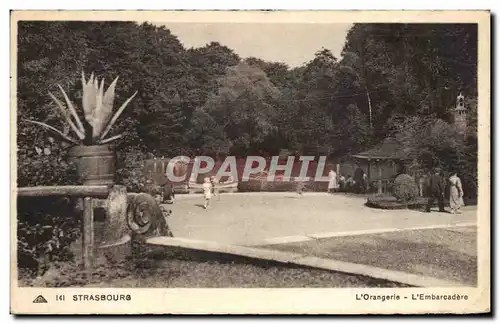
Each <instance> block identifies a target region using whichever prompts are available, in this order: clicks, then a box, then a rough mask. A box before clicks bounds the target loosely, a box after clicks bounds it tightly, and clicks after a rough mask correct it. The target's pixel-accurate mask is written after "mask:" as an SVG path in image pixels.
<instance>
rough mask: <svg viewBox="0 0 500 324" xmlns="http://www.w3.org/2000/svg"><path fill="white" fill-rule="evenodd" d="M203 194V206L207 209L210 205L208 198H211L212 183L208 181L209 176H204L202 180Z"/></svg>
mask: <svg viewBox="0 0 500 324" xmlns="http://www.w3.org/2000/svg"><path fill="white" fill-rule="evenodd" d="M202 187H203V196H204V197H205V204H203V208H205V209H207V208H208V206H209V205H210V200H211V199H212V183H210V178H205V179H204V182H203V185H202Z"/></svg>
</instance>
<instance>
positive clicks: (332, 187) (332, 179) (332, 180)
mask: <svg viewBox="0 0 500 324" xmlns="http://www.w3.org/2000/svg"><path fill="white" fill-rule="evenodd" d="M337 188H338V184H337V172H335V171H333V169H330V172H328V193H332V192H335V191H336V190H337Z"/></svg>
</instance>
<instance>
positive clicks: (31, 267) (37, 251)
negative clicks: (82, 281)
mask: <svg viewBox="0 0 500 324" xmlns="http://www.w3.org/2000/svg"><path fill="white" fill-rule="evenodd" d="M17 203H18V205H17V206H18V207H17V237H18V240H17V258H18V260H17V263H18V268H19V270H20V274H21V277H22V276H27V277H31V276H37V275H41V274H43V273H44V272H45V271H46V270H47V269H48V267H49V265H50V264H51V263H53V262H56V261H70V260H72V259H73V254H72V252H71V250H70V245H71V243H73V242H74V241H75V240H76V239H77V238H79V237H80V236H81V217H78V216H81V214H80V215H78V211H77V210H76V208H75V199H69V198H56V197H37V198H34V197H23V198H18V200H17Z"/></svg>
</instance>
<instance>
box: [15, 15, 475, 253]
mask: <svg viewBox="0 0 500 324" xmlns="http://www.w3.org/2000/svg"><path fill="white" fill-rule="evenodd" d="M277 50H279V49H277ZM82 71H84V72H85V73H86V74H87V75H88V74H89V73H90V72H94V73H95V76H96V77H98V78H99V79H102V78H104V79H105V87H107V86H108V85H109V84H110V83H111V81H112V80H113V79H114V78H115V77H116V76H119V77H120V81H119V87H117V89H116V98H115V101H117V102H124V101H125V100H126V99H127V98H128V97H129V96H130V95H131V94H132V93H134V92H135V91H136V90H137V91H138V94H137V96H136V97H135V98H134V100H133V101H131V102H130V104H129V105H130V106H129V107H128V108H127V109H126V110H125V112H124V113H123V115H122V116H121V118H120V120H119V122H118V123H117V125H116V126H115V127H114V128H113V130H112V131H111V133H110V134H109V136H113V135H116V133H113V132H119V133H120V134H121V133H123V134H124V136H123V137H122V138H120V139H119V140H117V141H116V143H114V148H115V149H116V151H117V152H118V153H119V157H120V159H119V161H118V163H119V164H120V165H119V172H118V173H119V174H118V178H119V180H120V182H122V183H125V184H126V185H127V186H128V187H129V188H130V189H132V190H136V191H137V190H140V188H141V186H143V185H144V183H143V182H144V179H143V177H144V175H143V173H142V170H141V164H142V160H143V159H144V157H146V156H147V154H154V155H155V156H172V155H179V154H200V153H203V152H205V153H212V154H217V153H221V154H228V153H229V154H237V155H246V154H255V153H257V154H258V153H262V152H263V151H265V152H266V153H270V154H277V153H278V152H279V150H280V149H290V150H292V151H297V152H299V153H304V154H312V155H314V154H330V155H332V156H334V157H343V156H348V155H350V154H352V153H357V152H359V151H361V150H364V149H367V148H369V147H370V146H371V145H373V144H375V143H377V142H379V141H380V140H382V139H383V138H385V137H386V136H388V135H390V134H391V135H395V137H396V138H398V139H399V140H400V141H401V142H403V143H404V147H406V148H407V149H408V150H407V152H406V154H407V158H408V161H410V162H409V164H410V165H409V167H410V170H413V169H415V170H417V169H418V170H419V171H423V170H425V169H427V168H428V167H431V166H443V167H444V168H445V169H452V168H453V169H458V171H459V174H460V176H461V177H462V178H463V181H464V183H465V193H466V195H468V194H475V190H476V189H475V188H476V183H477V117H476V114H477V104H476V103H475V101H474V100H475V99H474V98H477V26H476V25H474V24H461V25H456V24H434V25H433V24H354V25H353V27H352V28H351V30H350V31H349V33H348V35H347V38H346V43H345V46H344V49H343V51H342V57H341V58H337V57H334V56H333V55H332V53H331V52H330V51H329V50H327V49H317V52H316V54H315V56H314V58H313V59H312V60H311V61H309V62H307V63H305V64H304V65H302V66H298V67H288V66H287V65H286V64H283V63H280V62H266V61H264V60H261V59H259V58H253V57H250V58H241V57H239V56H238V54H237V53H235V52H234V51H233V50H232V49H230V48H228V47H226V46H224V45H223V44H219V43H215V42H213V43H210V44H207V45H206V46H204V47H201V48H190V49H187V48H185V47H184V46H183V45H182V43H181V42H180V41H179V39H178V38H177V37H176V36H175V35H173V34H172V33H171V32H170V31H169V29H168V27H164V26H157V25H152V24H149V23H144V24H137V23H135V22H77V21H59V22H50V21H37V22H29V21H22V22H19V25H18V66H17V72H18V75H17V80H18V84H17V95H18V100H17V119H18V128H17V143H18V152H17V159H18V173H17V181H18V184H19V186H33V185H53V184H70V183H74V178H73V177H71V176H70V175H71V174H72V172H73V167H72V166H71V165H70V164H68V163H67V159H66V152H67V150H66V148H67V147H66V146H64V145H65V144H64V143H62V142H61V141H59V139H57V138H53V137H50V136H54V135H53V134H50V133H48V132H47V131H46V130H45V129H41V128H39V127H37V126H35V125H32V124H29V123H26V122H24V120H25V119H32V120H37V121H40V122H44V123H47V124H50V125H53V126H55V127H57V128H59V129H63V130H64V132H66V133H68V132H69V129H68V127H67V126H66V127H65V125H64V124H62V123H61V122H60V121H61V120H63V119H62V118H60V117H61V116H59V115H58V112H57V109H54V108H55V107H54V103H53V101H51V99H50V97H49V96H48V92H49V91H51V92H52V93H54V94H59V93H60V92H59V91H58V89H57V88H56V85H57V84H61V85H62V87H63V89H64V91H65V92H66V93H68V96H69V97H70V98H72V99H73V101H74V102H75V103H77V105H78V103H79V102H81V96H82V93H81V89H82V87H81V84H80V78H81V72H82ZM459 92H462V93H463V94H464V96H465V97H466V98H468V100H469V102H468V105H467V106H468V108H469V116H470V121H469V122H470V123H469V125H470V132H469V135H468V136H467V137H466V138H464V137H463V136H461V135H459V134H457V133H456V130H455V129H454V128H453V126H452V122H453V114H452V108H453V107H454V106H455V99H456V96H457V94H458V93H459ZM59 99H60V100H61V99H62V98H59ZM80 108H81V107H80ZM449 157H452V159H450V158H449ZM412 168H413V169H412ZM33 208H34V210H35V211H36V207H33ZM23 217H25V216H22V215H21V216H20V221H22V222H26V220H25V219H24V218H23ZM44 219H45V218H44ZM29 222H31V221H29ZM29 224H31V223H29ZM47 226H49V225H47ZM50 226H52V225H50ZM20 235H21V233H20ZM23 235H24V234H22V235H21V236H20V239H21V241H22V240H23V239H24V238H23V237H24V236H23ZM30 235H32V234H30ZM37 237H38V238H41V237H42V236H41V235H39V236H37ZM37 240H38V239H37ZM40 242H41V241H40ZM43 244H45V243H43ZM43 249H44V248H42V247H40V249H39V250H40V251H38V252H39V253H38V252H37V253H38V255H41V254H42V252H41V251H42V250H43ZM35 254H36V253H35ZM35 259H36V257H35Z"/></svg>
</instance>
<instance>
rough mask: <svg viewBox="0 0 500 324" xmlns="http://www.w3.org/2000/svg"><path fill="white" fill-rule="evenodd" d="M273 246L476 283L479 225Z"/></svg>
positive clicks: (285, 249)
mask: <svg viewBox="0 0 500 324" xmlns="http://www.w3.org/2000/svg"><path fill="white" fill-rule="evenodd" d="M272 248H274V249H277V250H282V251H290V252H295V253H303V254H309V255H314V256H318V257H323V258H332V259H336V260H340V261H347V262H354V263H362V264H367V265H372V266H376V267H380V268H385V269H390V270H397V271H404V272H409V273H413V274H419V275H424V276H430V277H435V278H439V279H444V280H450V281H457V282H461V283H463V284H466V285H476V284H477V271H478V268H477V267H478V265H477V229H476V227H464V228H450V229H428V230H413V231H402V232H389V233H382V234H370V235H358V236H347V237H335V238H328V239H319V240H313V241H308V242H301V243H289V244H281V245H273V246H272Z"/></svg>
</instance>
